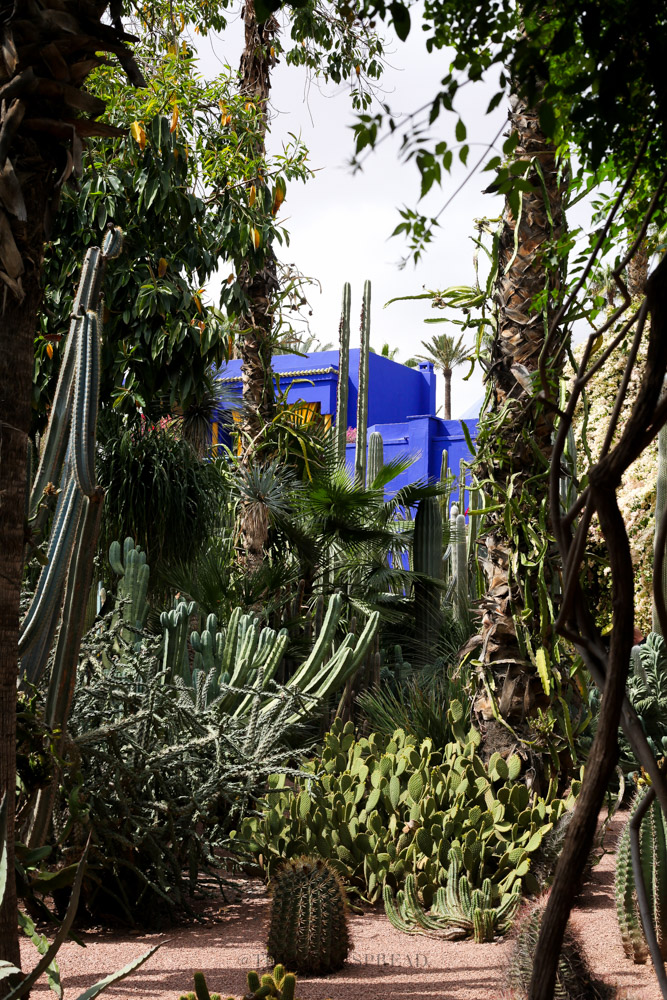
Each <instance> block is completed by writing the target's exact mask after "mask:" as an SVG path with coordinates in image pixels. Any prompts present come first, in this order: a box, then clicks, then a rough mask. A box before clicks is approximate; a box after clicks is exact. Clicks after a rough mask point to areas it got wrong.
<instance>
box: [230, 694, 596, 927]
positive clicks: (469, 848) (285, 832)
mask: <svg viewBox="0 0 667 1000" xmlns="http://www.w3.org/2000/svg"><path fill="white" fill-rule="evenodd" d="M463 718H464V710H463V706H462V705H461V704H460V703H459V702H458V701H453V702H452V703H451V705H450V708H449V710H448V720H449V721H450V724H451V726H452V731H453V732H454V734H455V739H456V742H454V743H450V744H448V745H447V746H445V747H444V748H443V749H442V750H436V749H435V748H434V746H433V744H432V741H431V740H428V739H426V740H423V741H422V743H421V744H420V745H417V741H416V740H415V739H414V738H413V737H410V736H406V734H405V732H403V730H400V729H399V730H396V732H395V733H394V734H393V736H391V737H389V736H382V735H378V734H371V735H370V736H368V737H362V738H360V739H357V738H355V734H354V727H353V726H352V724H351V723H346V724H343V723H342V722H341V721H340V720H336V721H335V722H334V725H333V727H332V729H331V731H330V732H329V733H327V734H326V736H325V737H324V746H323V750H322V754H321V756H320V757H318V758H316V759H314V760H313V761H312V762H310V763H309V764H307V765H306V770H307V771H308V772H310V773H312V777H309V778H303V779H297V780H296V781H295V782H294V783H293V784H290V786H289V787H288V786H287V782H286V780H285V778H284V777H280V776H276V777H275V778H274V779H273V780H272V782H271V786H272V787H271V793H270V795H269V796H268V797H267V799H266V801H265V802H264V803H263V804H262V815H260V816H254V817H249V818H248V819H246V820H245V822H244V824H243V825H242V829H241V836H242V837H243V840H244V842H245V843H247V844H248V845H249V847H250V849H251V850H252V851H253V852H254V853H255V854H256V855H258V856H261V859H262V864H263V865H264V867H265V869H267V870H268V872H269V875H271V874H272V873H273V872H274V871H275V870H276V868H277V867H278V866H279V865H281V864H282V863H283V862H284V860H285V859H286V858H287V859H293V858H298V857H299V856H300V855H303V854H317V855H319V856H320V857H323V858H328V859H330V860H331V861H332V862H333V863H334V864H335V866H336V869H337V870H338V871H340V872H341V873H342V874H343V875H344V877H345V879H346V881H347V882H348V883H349V884H350V886H351V887H352V888H353V889H355V890H356V891H357V892H358V893H359V894H360V895H362V896H363V897H364V898H366V899H368V900H369V901H371V902H375V901H377V900H379V899H380V898H381V897H382V891H383V885H384V883H385V882H387V883H388V884H389V885H390V886H392V887H393V888H400V887H401V886H402V885H403V883H404V881H405V878H406V876H407V875H409V874H413V875H414V878H415V885H416V888H417V891H418V892H419V894H420V898H421V900H422V902H423V905H424V907H425V908H427V909H428V908H429V907H430V906H431V905H432V903H433V899H434V897H435V893H436V890H437V887H438V886H439V885H445V884H446V883H447V872H448V869H449V867H450V864H451V852H452V850H453V849H455V848H458V849H459V850H460V852H461V862H462V869H461V874H465V875H467V876H468V879H469V881H470V885H471V887H472V888H473V889H474V888H481V886H482V884H483V882H484V879H486V878H490V879H491V881H492V883H493V885H494V893H496V895H497V898H502V896H503V894H504V893H508V892H512V890H513V887H514V883H515V882H519V883H520V884H521V886H522V888H523V889H524V890H525V891H528V892H536V891H537V890H538V888H539V885H538V883H537V880H536V879H535V877H534V875H533V872H532V867H533V865H532V859H533V857H534V856H535V854H536V852H538V850H539V849H540V846H541V844H542V839H543V838H544V837H545V836H546V835H547V833H548V832H549V831H550V830H551V829H552V827H553V826H554V824H555V823H556V822H557V821H558V820H559V819H560V817H561V816H562V815H563V813H564V812H565V811H566V809H567V808H568V806H570V805H571V803H572V801H573V796H574V795H575V794H577V793H578V786H579V783H578V782H574V785H573V793H572V796H571V797H570V798H569V799H568V800H567V801H564V800H562V799H558V798H556V780H555V779H554V780H553V781H552V782H551V784H550V786H549V789H548V791H547V793H546V796H545V797H540V796H537V795H536V794H535V793H534V792H530V791H529V790H528V788H527V787H526V785H525V784H524V783H523V782H521V781H520V771H521V760H520V758H519V757H518V756H516V755H515V756H512V757H510V758H509V759H508V760H505V759H503V758H502V757H500V755H499V754H497V753H496V754H493V755H492V756H491V758H490V760H489V761H488V763H485V762H484V761H483V760H482V759H481V757H480V756H479V755H478V753H477V747H478V745H479V739H480V737H479V734H478V733H477V732H476V731H475V730H474V729H471V730H470V731H469V732H467V733H466V731H465V728H464V725H463ZM316 775H320V776H321V777H320V780H319V781H318V780H317V778H316Z"/></svg>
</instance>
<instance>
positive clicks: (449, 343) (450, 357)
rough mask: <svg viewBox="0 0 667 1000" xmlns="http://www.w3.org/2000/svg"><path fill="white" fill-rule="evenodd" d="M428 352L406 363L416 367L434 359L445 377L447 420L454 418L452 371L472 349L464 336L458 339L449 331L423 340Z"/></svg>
mask: <svg viewBox="0 0 667 1000" xmlns="http://www.w3.org/2000/svg"><path fill="white" fill-rule="evenodd" d="M422 347H423V348H424V349H425V350H426V354H418V355H417V356H416V357H415V358H410V360H409V361H407V362H406V364H407V365H408V366H409V367H411V368H414V367H415V365H416V364H417V363H418V362H419V361H432V362H433V364H434V366H435V368H436V369H439V370H440V371H441V372H442V374H443V376H444V379H445V420H451V419H452V372H453V371H454V369H455V368H458V366H459V365H460V364H462V363H463V362H464V361H466V360H467V358H469V357H470V351H469V350H468V348H467V347H465V345H464V343H463V336H460V337H459V338H458V340H457V339H456V338H455V337H453V336H452V335H451V334H449V333H438V334H435V335H434V336H433V337H431V339H430V341H426V340H422Z"/></svg>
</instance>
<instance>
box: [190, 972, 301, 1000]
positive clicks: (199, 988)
mask: <svg viewBox="0 0 667 1000" xmlns="http://www.w3.org/2000/svg"><path fill="white" fill-rule="evenodd" d="M194 981H195V992H192V991H190V992H188V993H182V994H181V996H180V997H179V1000H222V997H221V995H220V993H209V991H208V986H207V985H206V977H205V976H204V973H203V972H195V974H194ZM295 991H296V976H295V975H294V973H293V972H286V971H285V966H284V965H276V967H275V968H274V970H273V972H272V973H271V972H265V973H264V974H263V975H262V976H260V975H259V974H258V973H257V972H254V971H253V972H249V973H248V992H247V993H246V994H245V996H244V998H243V1000H264V998H265V997H268V998H274V1000H296V996H295ZM227 1000H235V998H234V997H231V996H230V997H227Z"/></svg>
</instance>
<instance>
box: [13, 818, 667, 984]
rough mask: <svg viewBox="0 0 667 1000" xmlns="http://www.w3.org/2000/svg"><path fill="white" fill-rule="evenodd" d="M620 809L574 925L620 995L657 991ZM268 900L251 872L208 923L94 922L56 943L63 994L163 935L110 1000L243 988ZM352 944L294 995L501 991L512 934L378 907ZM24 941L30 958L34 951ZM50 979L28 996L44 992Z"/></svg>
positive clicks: (358, 921) (356, 929) (260, 959)
mask: <svg viewBox="0 0 667 1000" xmlns="http://www.w3.org/2000/svg"><path fill="white" fill-rule="evenodd" d="M625 818H626V817H625V815H621V816H620V817H616V818H615V819H614V821H613V822H612V824H611V825H610V828H609V830H608V832H607V837H606V845H605V846H606V847H607V848H608V851H609V853H607V854H605V855H604V857H603V858H602V860H601V862H600V864H599V865H598V866H597V867H596V868H595V869H594V870H593V873H592V876H591V879H590V881H589V883H588V884H587V886H586V888H585V890H584V892H583V893H582V895H581V898H580V899H579V901H578V904H577V907H576V910H575V911H574V912H573V915H572V925H573V927H574V928H575V929H576V931H577V932H578V933H579V935H580V937H581V939H582V941H583V944H584V946H585V950H586V953H587V956H588V959H589V961H590V963H591V966H592V969H593V971H594V972H595V973H596V974H597V975H598V976H600V977H602V978H604V979H605V980H606V981H607V982H609V983H613V984H614V985H617V986H618V987H619V1000H626V998H627V1000H660V991H659V989H658V985H657V983H656V980H655V975H654V973H653V970H652V968H651V967H650V966H639V965H633V964H632V962H630V961H628V960H627V959H626V958H625V956H624V954H623V949H622V946H621V939H620V934H619V931H618V925H617V923H616V908H615V902H614V887H613V880H614V873H613V867H614V854H613V847H614V845H615V843H616V840H617V838H618V835H619V833H620V830H621V827H622V825H623V822H624V820H625ZM268 913H269V904H268V901H267V898H266V894H265V891H264V886H263V885H262V884H261V883H259V882H256V881H251V880H248V881H247V882H246V883H245V885H244V887H243V895H242V897H241V898H240V900H239V901H238V902H235V903H232V904H230V905H228V906H226V907H224V909H223V910H222V911H221V913H220V914H219V918H220V919H219V920H217V922H214V923H210V924H208V925H194V926H193V925H190V926H187V927H180V928H177V929H176V930H174V931H173V932H172V933H170V934H168V935H147V934H142V933H136V932H135V933H132V932H129V933H128V932H125V933H123V934H120V933H116V932H105V931H99V932H95V933H86V934H84V935H82V938H83V940H84V941H85V942H86V945H87V947H86V948H85V949H83V948H80V947H79V946H77V945H76V944H72V943H69V944H67V945H65V946H64V947H63V948H62V950H61V953H60V967H61V974H62V980H63V983H64V985H65V995H66V996H68V995H69V996H70V997H73V996H76V995H77V992H81V991H82V990H84V989H85V988H86V987H87V986H90V985H92V983H94V982H95V981H96V980H97V979H99V978H100V977H101V976H103V975H105V974H108V973H110V972H112V971H113V970H114V969H117V968H120V967H121V966H122V965H124V964H125V963H127V962H128V961H130V960H131V958H133V957H134V956H136V955H139V954H141V953H142V952H143V951H145V950H146V949H147V948H149V947H150V946H151V945H154V944H156V943H157V942H158V941H159V940H160V939H163V940H165V944H164V945H163V947H162V948H161V949H160V951H158V952H157V954H156V955H154V956H153V957H152V958H151V959H150V960H149V961H148V962H147V963H146V964H145V965H144V966H142V968H140V969H139V970H138V971H137V972H135V973H134V974H133V975H132V976H130V977H129V978H128V979H126V980H124V981H123V982H121V983H119V984H118V985H117V986H115V987H112V988H111V989H110V990H109V991H108V992H107V993H106V994H105V996H106V997H108V998H109V1000H125V998H127V1000H167V998H169V1000H177V998H178V997H179V996H180V994H181V993H183V992H185V991H186V990H188V989H191V988H192V973H193V971H194V970H196V969H201V970H203V972H204V973H205V974H206V978H207V981H208V984H209V988H210V989H211V990H217V991H219V992H220V993H221V994H222V996H223V997H227V996H228V995H231V994H235V995H236V996H242V995H243V993H244V992H245V976H246V972H247V970H248V969H251V968H259V967H262V964H263V963H264V965H266V958H265V955H264V944H265V940H266V936H267V921H268ZM350 928H351V938H352V941H353V943H354V951H353V952H352V953H351V956H350V961H349V962H348V964H347V966H346V967H345V969H344V970H343V971H342V972H340V973H338V974H337V975H334V976H329V977H327V978H323V979H313V978H307V977H301V978H300V979H299V988H298V995H299V997H300V1000H327V998H331V1000H361V998H362V997H363V1000H385V998H386V997H393V998H396V1000H399V998H400V1000H412V998H414V1000H417V998H420V997H426V998H428V997H432V998H434V1000H435V998H436V997H437V998H438V1000H501V998H502V997H503V979H504V970H505V966H506V963H507V961H508V958H509V955H510V952H511V948H512V942H511V941H510V940H506V941H500V942H496V943H494V944H474V943H472V942H469V941H457V942H450V941H441V940H438V939H436V938H431V937H425V936H423V935H406V934H402V933H400V932H399V931H396V930H395V929H394V928H393V927H392V926H391V925H390V923H389V921H388V920H387V919H386V917H385V915H384V911H383V910H382V909H377V910H374V911H371V912H369V913H366V914H364V915H359V916H358V915H352V916H351V917H350ZM29 951H30V948H29V946H26V949H25V954H26V961H27V962H28V961H32V956H31V955H30V956H29ZM47 994H48V988H47V986H46V983H43V984H40V985H39V986H38V987H36V988H35V990H34V991H33V996H40V997H46V995H47Z"/></svg>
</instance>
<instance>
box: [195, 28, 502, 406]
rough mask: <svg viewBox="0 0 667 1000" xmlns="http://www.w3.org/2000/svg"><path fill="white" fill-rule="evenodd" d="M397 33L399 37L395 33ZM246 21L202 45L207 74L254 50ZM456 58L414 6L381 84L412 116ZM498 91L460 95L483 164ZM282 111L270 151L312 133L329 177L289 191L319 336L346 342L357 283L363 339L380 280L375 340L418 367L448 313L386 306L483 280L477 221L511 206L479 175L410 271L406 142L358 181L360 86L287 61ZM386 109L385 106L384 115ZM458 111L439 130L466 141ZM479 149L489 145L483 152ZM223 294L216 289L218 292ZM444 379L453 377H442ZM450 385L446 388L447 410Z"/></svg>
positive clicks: (384, 151) (456, 400)
mask: <svg viewBox="0 0 667 1000" xmlns="http://www.w3.org/2000/svg"><path fill="white" fill-rule="evenodd" d="M387 34H388V37H389V38H391V33H390V32H387ZM242 41H243V36H242V30H241V24H240V21H239V20H238V19H237V20H236V21H235V22H232V23H230V26H229V28H228V30H227V31H226V32H225V33H224V35H223V36H221V37H215V36H209V38H207V39H203V40H197V46H198V48H199V51H200V54H201V60H202V63H201V69H202V71H203V72H204V74H205V75H206V76H208V77H211V76H214V75H215V74H216V73H217V72H218V71H219V69H220V64H221V63H223V64H224V63H229V64H230V65H231V66H232V67H233V68H236V67H237V66H238V62H239V57H240V53H241V48H242ZM449 61H450V55H449V54H448V53H446V52H434V53H432V54H429V53H427V51H426V47H425V45H424V41H423V35H422V33H421V31H420V25H419V19H418V13H417V9H415V8H413V28H412V31H411V33H410V35H409V37H408V40H407V42H405V43H401V42H399V41H397V40H394V41H391V42H390V51H389V53H388V56H387V62H388V64H389V65H388V66H387V71H386V74H385V76H384V79H383V81H382V82H381V88H382V92H381V93H380V94H379V98H380V100H381V101H386V102H388V103H389V104H390V105H391V106H392V108H393V109H395V110H398V111H401V112H402V113H409V112H410V111H413V110H415V109H416V108H418V107H420V106H421V105H422V104H424V103H425V102H426V101H427V100H429V99H430V98H431V97H432V96H433V95H434V94H435V93H436V91H437V87H438V84H439V81H440V79H441V78H442V77H443V76H444V75H445V74H446V73H447V72H448V69H449ZM496 89H497V88H495V87H493V85H488V86H487V85H484V84H478V85H473V86H470V87H466V88H464V89H463V90H462V91H461V93H460V108H459V110H460V113H461V116H462V118H463V120H464V122H465V123H466V126H467V128H468V139H467V141H468V142H469V143H470V145H471V149H470V155H469V160H468V162H469V165H470V166H472V165H473V164H474V163H475V162H476V161H477V159H478V158H479V156H480V154H481V152H482V145H481V144H484V145H486V144H487V143H488V142H490V141H491V139H492V138H493V137H494V136H495V134H496V132H497V131H498V130H499V128H500V127H501V125H502V124H503V121H504V120H505V119H506V109H505V108H504V107H502V106H501V107H500V108H499V109H497V110H496V111H495V112H494V113H493V114H491V115H490V116H486V115H485V114H484V112H485V110H486V107H487V105H488V102H489V100H490V98H491V96H492V95H493V93H494V92H495V90H496ZM272 105H273V110H274V113H275V117H274V120H273V122H272V126H271V136H270V138H269V151H276V150H280V148H281V145H282V142H283V140H284V139H286V138H287V136H288V134H289V133H290V132H291V133H296V134H300V135H301V137H302V138H303V140H304V142H305V144H306V146H307V147H308V149H309V150H310V165H311V167H312V168H313V169H315V170H316V171H317V173H316V176H315V178H314V179H313V180H311V181H309V182H308V183H307V184H305V185H302V184H298V183H296V182H294V183H292V184H291V185H290V186H289V187H288V190H287V198H286V201H285V204H284V207H283V212H282V218H283V219H284V220H285V221H286V226H287V229H288V230H289V232H290V237H291V243H290V247H289V248H287V249H286V250H284V251H283V260H285V261H287V262H290V263H294V264H295V265H296V266H297V267H298V268H299V269H300V270H301V271H302V272H303V273H305V274H307V275H310V276H312V277H314V278H317V279H318V281H319V282H320V284H321V292H320V291H319V289H318V288H317V286H313V287H312V288H311V292H310V295H309V298H310V302H311V305H312V310H313V315H312V318H311V320H310V322H311V330H312V333H313V334H314V335H316V336H317V337H318V339H319V340H320V341H322V342H323V343H325V342H327V341H331V342H333V344H334V346H337V342H338V321H339V317H340V300H341V293H342V287H343V283H344V282H345V281H350V282H351V284H352V318H353V322H352V337H351V346H356V345H357V342H358V333H357V330H358V316H359V310H360V307H361V295H362V289H363V283H364V280H365V279H367V278H369V279H370V280H371V282H372V314H371V316H372V319H371V345H372V346H373V347H374V348H375V349H376V350H380V349H381V348H382V345H383V343H385V342H388V343H389V344H390V345H391V346H392V347H398V349H399V353H398V355H397V360H403V361H404V360H406V359H407V358H409V357H410V356H412V355H413V354H415V353H419V352H420V350H421V347H420V341H421V340H422V339H428V338H429V337H430V336H431V335H432V334H434V333H440V332H442V331H443V329H444V328H443V326H441V325H430V324H428V325H425V324H424V323H423V320H424V318H425V317H426V316H429V315H437V313H434V312H433V311H432V310H431V308H430V305H429V303H428V302H424V301H418V302H401V303H395V304H394V305H392V306H390V307H389V308H387V309H383V305H384V303H385V302H386V301H387V300H388V299H390V298H393V297H394V296H397V295H411V294H417V293H419V292H421V291H422V290H423V286H426V288H432V289H442V288H446V287H448V286H451V285H459V284H461V285H469V284H472V282H473V265H472V253H473V244H472V242H471V240H470V237H471V236H472V234H473V232H474V220H475V219H476V218H479V217H484V216H487V217H488V216H498V215H499V214H500V211H501V209H502V199H500V198H498V197H493V196H490V195H485V194H483V193H482V191H483V189H484V188H485V187H486V186H487V184H488V183H489V180H490V178H491V176H492V175H491V174H483V173H481V172H479V173H477V174H475V175H474V176H473V177H472V178H471V179H470V180H469V181H468V183H467V185H466V186H465V188H464V189H463V190H462V191H461V192H460V193H459V194H458V195H457V197H456V198H455V199H454V201H453V203H452V204H451V205H450V206H449V207H448V208H447V210H446V211H445V213H444V214H443V216H442V218H441V220H440V223H441V226H440V234H439V236H438V238H437V240H435V241H434V242H433V243H432V244H431V246H430V249H429V250H428V251H427V253H426V255H425V256H424V257H423V259H422V261H421V262H420V263H419V265H418V266H417V267H416V268H415V267H414V266H413V265H412V264H409V265H408V266H407V267H406V268H405V269H404V270H400V269H399V268H398V266H397V265H398V261H399V260H400V258H401V257H403V256H405V255H406V253H407V245H406V243H405V241H404V240H403V239H402V238H401V237H396V238H394V239H389V237H390V234H391V233H392V231H393V229H394V228H395V226H396V225H397V223H398V222H399V221H400V219H399V217H398V212H397V208H398V207H402V206H403V205H408V206H410V207H415V205H416V203H417V198H418V194H419V175H418V172H417V169H416V167H415V165H414V163H412V162H410V163H407V164H405V163H402V162H400V160H399V158H398V147H399V139H398V138H391V139H389V140H385V141H384V142H383V143H382V144H381V146H380V147H379V148H378V150H377V152H375V153H372V154H371V155H370V157H368V158H367V159H366V161H365V165H364V170H363V172H362V173H357V174H355V175H353V174H352V172H351V170H350V168H349V160H350V158H351V156H352V153H353V133H352V131H351V128H350V126H351V124H352V122H353V120H354V114H353V111H352V107H351V102H350V99H349V87H346V86H341V87H339V88H335V87H333V86H330V87H327V88H320V86H319V84H318V83H317V81H310V83H309V81H308V80H307V78H306V75H305V72H304V71H303V70H302V69H300V68H298V67H292V66H287V65H285V64H284V63H281V64H279V65H278V66H277V67H276V68H275V70H274V74H273V90H272ZM374 110H379V109H377V108H376V109H374ZM455 124H456V116H454V115H451V114H444V115H441V118H440V119H439V120H438V122H437V123H436V128H437V130H438V134H439V135H440V136H441V137H442V138H445V139H447V140H448V141H449V142H451V143H452V144H453V143H454V127H455ZM475 143H479V144H480V145H475ZM468 169H469V168H464V167H463V166H462V165H461V164H460V163H458V161H456V162H455V164H454V167H453V170H452V173H451V175H448V176H446V178H445V182H444V185H443V188H442V189H438V190H435V191H434V192H432V193H431V194H429V196H428V197H427V199H425V201H424V203H420V205H419V208H420V210H423V211H424V214H427V215H428V214H436V212H437V211H438V210H439V208H440V207H441V205H442V204H443V203H444V201H445V200H446V199H447V198H448V197H449V196H450V195H451V193H452V192H453V191H454V190H455V189H456V187H457V186H458V185H459V183H460V182H461V181H462V180H463V179H464V177H465V176H466V174H467V173H468ZM210 291H211V293H212V294H215V290H214V289H213V288H211V290H210ZM466 371H467V366H464V367H463V368H459V369H458V370H457V371H456V372H455V374H454V379H453V383H452V416H453V417H454V418H456V417H460V416H462V415H463V413H464V412H466V411H467V410H469V409H470V407H471V406H472V405H473V404H474V403H475V402H476V401H477V400H478V399H479V398H480V397H481V394H482V389H481V379H480V378H478V377H476V376H475V377H473V379H471V380H470V382H467V383H464V382H463V381H462V376H463V375H465V374H466ZM439 382H440V383H441V382H442V380H441V379H439ZM442 395H443V387H442V384H440V386H439V393H438V405H441V404H442Z"/></svg>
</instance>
